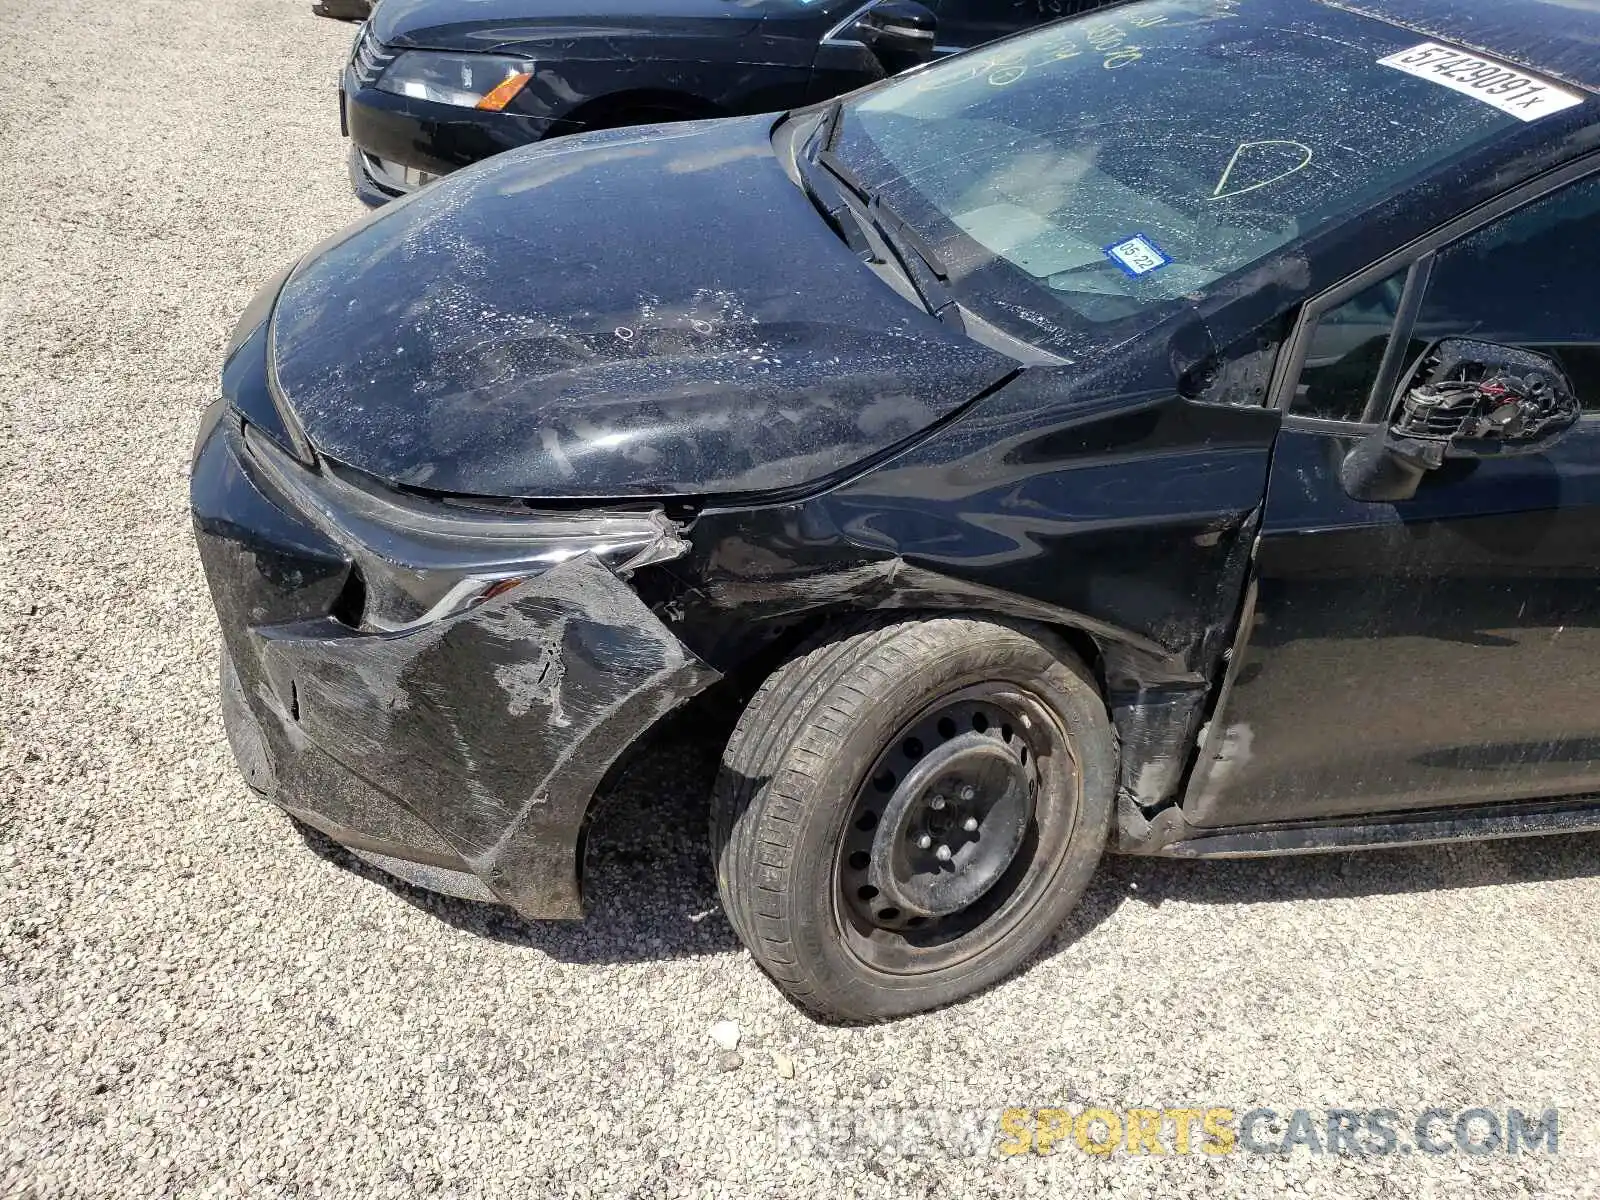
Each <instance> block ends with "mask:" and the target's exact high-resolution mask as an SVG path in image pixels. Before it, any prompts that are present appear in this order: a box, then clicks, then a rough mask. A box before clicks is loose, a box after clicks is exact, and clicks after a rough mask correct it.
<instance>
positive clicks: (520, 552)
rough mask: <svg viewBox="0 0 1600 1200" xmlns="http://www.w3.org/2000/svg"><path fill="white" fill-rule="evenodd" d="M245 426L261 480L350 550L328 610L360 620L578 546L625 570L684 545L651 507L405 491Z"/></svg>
mask: <svg viewBox="0 0 1600 1200" xmlns="http://www.w3.org/2000/svg"><path fill="white" fill-rule="evenodd" d="M242 437H243V442H244V446H243V449H244V450H245V451H246V454H245V455H244V456H241V457H243V458H247V460H248V462H249V463H250V464H251V465H253V466H254V467H255V468H256V469H257V470H258V471H259V472H260V474H261V476H262V482H263V483H265V484H266V485H267V486H269V487H270V488H271V489H272V490H273V491H274V492H276V493H278V495H279V496H280V497H282V499H283V500H284V501H285V502H286V503H287V504H288V505H289V506H290V507H291V508H293V509H294V510H296V511H298V512H299V513H301V514H302V515H303V516H305V517H306V518H308V519H309V520H311V521H312V522H313V523H315V524H316V525H317V526H318V527H319V528H320V529H322V530H323V531H324V532H325V533H327V534H328V536H329V537H331V538H333V539H334V540H335V541H337V542H338V543H339V544H340V545H341V546H343V547H344V548H345V550H346V551H347V552H348V553H349V555H350V557H351V558H352V559H354V560H355V563H356V570H357V576H358V578H357V580H356V582H355V584H354V586H355V587H356V588H357V589H358V591H359V595H356V596H347V597H346V599H345V600H343V601H341V604H340V606H339V608H338V609H337V610H336V612H337V615H338V616H339V617H340V619H341V620H343V621H345V623H346V624H349V625H353V626H357V627H359V628H361V629H365V630H370V631H376V632H385V633H398V632H403V631H405V630H410V629H418V628H421V627H422V626H425V625H431V624H433V623H435V622H437V621H442V620H445V619H446V618H448V617H453V616H456V615H459V614H460V613H463V612H466V611H467V610H469V609H472V608H475V607H477V606H478V605H480V604H482V603H484V602H485V601H487V600H491V599H493V598H494V597H495V596H497V595H499V594H501V593H502V592H505V591H509V590H510V589H512V588H514V587H515V586H516V585H517V584H518V583H520V582H522V581H523V580H524V579H528V578H530V577H532V576H534V575H538V574H540V573H541V572H544V571H547V570H549V569H550V568H551V567H554V566H557V565H559V564H560V563H564V562H566V561H568V560H569V559H573V558H579V557H581V556H583V555H586V554H588V555H593V556H594V557H595V558H597V559H599V560H600V561H601V562H603V563H605V564H606V565H607V566H609V567H610V568H611V569H612V570H614V571H616V572H617V573H618V574H624V573H626V572H630V571H633V570H635V569H637V568H639V567H643V566H647V565H649V564H651V563H658V562H666V561H669V560H670V559H674V558H677V557H678V556H679V555H681V554H683V553H684V552H685V551H687V550H688V548H689V546H688V543H687V542H686V541H684V539H683V538H682V537H681V536H680V534H681V531H682V525H681V524H680V523H679V522H676V521H673V520H672V519H671V518H669V517H668V516H667V515H666V513H664V512H663V511H662V510H660V509H659V508H654V509H647V510H642V511H609V510H587V511H578V512H544V513H540V512H535V511H533V510H531V509H530V510H528V511H526V512H520V511H515V510H511V509H508V508H506V507H503V506H490V505H489V504H487V503H485V504H482V505H475V504H471V503H468V502H465V501H459V502H458V501H449V500H440V499H433V498H428V497H422V496H413V495H407V494H405V493H403V492H397V491H394V490H392V489H389V488H386V487H384V486H383V485H382V484H379V483H377V482H376V481H374V480H369V479H367V478H365V477H364V476H358V475H357V473H356V472H353V471H350V470H349V469H347V468H342V467H338V466H335V465H333V464H330V463H328V462H327V461H326V460H324V461H323V463H322V469H321V470H319V471H313V470H310V469H307V468H306V467H303V466H301V465H300V464H299V463H297V462H295V461H294V460H293V459H291V458H290V457H289V456H288V455H286V454H285V453H284V452H283V451H282V450H281V449H279V448H278V447H277V446H276V445H274V444H273V443H272V442H270V441H269V440H267V439H266V438H265V437H263V436H262V435H261V434H259V433H257V432H256V431H255V430H254V429H253V428H252V427H251V426H249V425H245V426H244V429H243V434H242Z"/></svg>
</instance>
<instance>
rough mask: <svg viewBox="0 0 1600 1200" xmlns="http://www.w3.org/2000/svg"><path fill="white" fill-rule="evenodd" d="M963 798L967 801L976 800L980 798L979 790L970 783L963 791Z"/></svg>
mask: <svg viewBox="0 0 1600 1200" xmlns="http://www.w3.org/2000/svg"><path fill="white" fill-rule="evenodd" d="M961 798H962V799H963V800H967V801H972V800H976V799H977V798H978V789H977V788H975V787H973V786H972V785H971V784H970V783H969V784H968V785H967V786H966V787H964V788H962V789H961Z"/></svg>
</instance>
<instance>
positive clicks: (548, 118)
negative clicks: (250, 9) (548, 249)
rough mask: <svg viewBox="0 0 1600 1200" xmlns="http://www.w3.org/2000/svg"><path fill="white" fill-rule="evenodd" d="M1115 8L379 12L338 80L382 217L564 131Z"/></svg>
mask: <svg viewBox="0 0 1600 1200" xmlns="http://www.w3.org/2000/svg"><path fill="white" fill-rule="evenodd" d="M1105 3H1107V0H928V3H927V5H926V6H925V5H924V4H921V3H918V2H917V0H868V2H866V3H863V0H383V3H382V4H380V5H378V6H377V7H376V8H375V9H374V11H373V14H372V17H371V19H370V20H369V21H368V23H367V24H366V25H364V26H363V27H362V29H361V32H360V33H359V34H358V36H357V38H356V45H355V49H354V51H353V53H352V55H351V58H350V62H349V65H348V66H347V67H346V69H345V71H344V73H343V76H342V79H341V82H340V94H339V103H340V106H341V119H342V122H343V128H344V130H345V132H346V133H347V134H348V135H349V137H350V142H351V148H350V178H351V182H352V183H353V184H354V186H355V189H356V194H357V195H359V196H360V197H361V199H362V200H364V201H366V202H367V203H368V204H372V205H378V204H382V203H384V202H385V201H388V200H391V199H393V198H394V197H396V196H399V195H403V194H405V193H406V192H410V191H412V190H414V189H415V188H416V187H418V186H420V185H421V184H423V183H427V182H429V181H430V180H432V179H435V178H437V177H438V176H440V175H443V174H446V173H448V172H450V171H453V170H455V169H456V168H457V167H463V166H466V165H467V164H468V163H473V162H477V161H478V160H479V159H482V158H487V157H489V156H490V155H491V154H496V153H498V152H500V151H502V150H508V149H510V148H511V147H513V146H523V145H526V144H528V143H529V142H537V141H539V140H541V139H543V138H548V137H555V136H557V135H558V134H566V133H577V132H580V131H582V130H588V129H606V128H612V127H615V126H619V125H643V124H649V123H653V122H658V121H676V120H685V119H693V118H697V117H718V116H728V115H733V114H740V113H765V112H779V111H782V110H784V109H788V108H794V107H797V106H799V105H804V104H810V103H813V102H815V101H818V100H826V99H828V98H829V97H832V96H837V95H839V94H840V93H841V92H847V91H850V90H851V89H853V88H857V87H860V86H862V85H863V84H868V83H872V82H873V81H875V80H878V79H882V78H884V76H885V75H888V74H893V73H895V72H898V71H903V70H905V69H906V68H908V67H912V66H915V65H917V64H918V63H922V62H926V61H928V60H930V59H933V58H936V57H939V56H941V55H944V54H948V53H950V52H952V51H954V50H961V49H965V48H967V47H970V46H976V45H978V44H980V43H982V42H987V41H990V40H992V39H994V38H998V37H1001V36H1003V35H1005V34H1009V33H1015V32H1017V31H1018V30H1022V29H1027V28H1030V27H1032V26H1034V25H1039V24H1041V23H1043V22H1045V21H1049V20H1053V19H1054V18H1056V17H1060V16H1065V15H1069V14H1072V13H1079V12H1085V11H1088V10H1090V9H1093V8H1097V7H1102V6H1103V5H1104V4H1105Z"/></svg>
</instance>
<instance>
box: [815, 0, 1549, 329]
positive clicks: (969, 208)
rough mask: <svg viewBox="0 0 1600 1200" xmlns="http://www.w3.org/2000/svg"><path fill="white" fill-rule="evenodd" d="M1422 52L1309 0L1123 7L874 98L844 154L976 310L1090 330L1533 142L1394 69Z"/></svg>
mask: <svg viewBox="0 0 1600 1200" xmlns="http://www.w3.org/2000/svg"><path fill="white" fill-rule="evenodd" d="M1419 40H1420V39H1419V37H1418V35H1416V34H1415V33H1412V32H1409V31H1407V30H1403V29H1400V28H1397V27H1396V26H1393V25H1389V24H1386V23H1383V22H1379V21H1374V20H1371V19H1369V18H1366V17H1362V16H1358V15H1356V14H1353V13H1350V12H1347V11H1343V10H1340V9H1335V8H1332V7H1330V6H1327V5H1324V4H1319V3H1313V2H1311V0H1155V2H1149V3H1141V4H1131V5H1124V6H1118V7H1116V8H1112V9H1109V10H1107V11H1105V12H1101V13H1093V14H1090V15H1088V16H1085V17H1081V18H1078V19H1076V20H1071V21H1063V22H1059V23H1057V24H1054V25H1049V26H1046V27H1044V28H1043V29H1040V30H1037V31H1035V32H1032V33H1028V34H1024V35H1022V36H1020V37H1017V38H1014V39H1011V40H1009V41H1006V42H1002V43H1000V44H998V45H995V46H990V47H985V48H982V49H979V50H977V51H975V52H973V53H971V54H967V55H962V56H959V57H957V58H953V59H951V60H949V61H948V62H944V63H939V64H936V65H934V66H932V67H929V68H927V69H925V70H922V71H919V72H917V73H915V74H914V75H910V76H907V77H906V78H905V79H903V80H899V81H896V82H894V83H891V84H889V85H887V86H885V87H883V88H880V89H877V90H875V91H873V92H870V93H868V94H867V95H865V96H863V97H862V98H860V99H859V100H856V101H854V102H852V103H851V105H850V107H849V108H848V110H847V112H846V115H845V117H844V120H843V121H842V122H841V125H840V131H839V136H838V140H837V141H836V151H837V153H838V156H839V158H840V159H841V160H842V161H843V162H844V163H845V164H846V165H847V166H849V167H850V168H851V169H852V170H853V171H855V172H856V174H858V175H859V176H860V177H861V178H862V180H863V181H864V182H865V183H866V184H867V185H868V186H869V187H871V188H873V190H875V191H880V192H881V193H882V195H883V198H884V200H885V201H886V202H887V203H888V204H889V205H891V206H892V207H893V208H894V209H896V210H897V211H898V212H899V213H900V214H901V215H903V216H905V217H906V218H907V219H908V220H909V221H910V222H911V223H912V224H913V225H914V226H916V227H917V228H918V230H919V231H920V232H921V233H922V234H923V235H924V237H925V238H926V239H927V240H928V241H929V242H930V243H931V244H932V245H933V246H934V247H935V248H936V249H938V250H939V251H940V253H941V255H942V256H943V257H944V258H945V259H946V261H947V263H948V264H949V265H950V266H951V281H952V285H953V287H954V288H955V289H956V291H957V294H958V296H960V298H961V299H963V301H965V302H967V303H968V304H969V305H972V306H973V307H977V308H979V309H980V311H981V306H982V302H983V298H984V294H985V293H989V294H991V295H992V294H996V293H1001V292H1005V293H1009V292H1011V291H1015V290H1019V289H1020V290H1024V291H1026V292H1028V293H1029V294H1030V295H1031V296H1037V297H1039V300H1038V301H1037V302H1043V303H1053V304H1054V306H1055V307H1056V308H1057V310H1058V311H1059V312H1061V313H1062V317H1063V319H1064V320H1065V321H1066V322H1069V323H1071V324H1074V325H1076V326H1077V327H1078V328H1079V330H1080V331H1081V334H1080V336H1083V337H1088V336H1090V331H1091V329H1092V326H1093V325H1094V324H1096V323H1102V322H1111V321H1117V320H1121V319H1124V318H1129V317H1132V316H1135V315H1149V313H1150V311H1151V310H1153V309H1157V308H1160V307H1162V306H1172V305H1175V304H1178V303H1182V302H1183V300H1184V299H1185V298H1186V297H1188V296H1189V295H1191V294H1192V293H1194V292H1195V291H1197V290H1199V289H1203V288H1206V287H1208V286H1209V285H1211V284H1212V283H1214V282H1215V281H1217V280H1218V279H1219V278H1221V277H1223V276H1226V275H1229V274H1231V273H1233V272H1236V271H1239V270H1241V269H1243V268H1245V267H1247V266H1249V265H1250V264H1252V263H1255V262H1257V261H1259V260H1260V259H1262V258H1263V257H1265V256H1267V255H1269V254H1271V253H1272V252H1273V251H1275V250H1278V249H1280V248H1282V247H1284V246H1286V245H1288V244H1290V243H1291V242H1293V241H1295V240H1297V239H1299V238H1302V237H1304V236H1306V235H1307V234H1309V233H1311V232H1312V231H1313V230H1316V229H1317V228H1319V227H1321V226H1323V225H1324V224H1326V223H1328V222H1331V221H1335V220H1338V219H1341V218H1345V217H1350V216H1353V215H1356V214H1359V213H1360V212H1362V211H1363V210H1364V209H1365V208H1367V207H1368V206H1370V205H1371V204H1372V203H1374V202H1375V201H1376V200H1378V199H1380V198H1382V197H1385V196H1387V195H1388V194H1390V193H1392V192H1393V191H1394V190H1395V189H1397V188H1400V187H1403V186H1405V185H1406V184H1407V183H1409V182H1411V181H1413V180H1415V179H1416V178H1418V177H1419V176H1422V175H1425V174H1427V173H1430V172H1431V171H1432V170H1433V169H1434V168H1436V167H1437V166H1439V165H1440V164H1441V163H1443V162H1445V161H1447V160H1449V159H1451V158H1453V157H1455V156H1457V155H1458V154H1460V153H1462V152H1463V151H1465V150H1466V149H1467V148H1469V147H1473V146H1475V145H1478V144H1481V143H1484V142H1487V141H1490V140H1493V139H1495V138H1497V137H1499V136H1501V135H1503V134H1505V133H1507V132H1508V131H1510V130H1513V129H1520V128H1522V122H1520V121H1519V120H1518V119H1517V118H1515V117H1512V116H1508V115H1507V114H1505V113H1503V112H1501V111H1499V110H1498V109H1496V108H1495V107H1493V106H1492V105H1490V104H1487V103H1485V102H1484V101H1482V100H1480V99H1477V98H1474V97H1471V96H1466V95H1462V94H1460V93H1458V92H1455V91H1452V90H1450V89H1449V88H1447V87H1443V86H1441V85H1440V84H1438V83H1436V82H1433V81H1431V80H1424V79H1418V78H1415V77H1414V76H1412V75H1408V74H1406V73H1405V72H1403V71H1400V70H1396V69H1393V68H1390V67H1386V66H1382V65H1380V64H1379V60H1380V59H1382V58H1385V57H1387V56H1390V55H1394V54H1396V53H1398V52H1400V51H1403V50H1405V49H1408V48H1409V47H1411V46H1413V45H1415V44H1416V42H1418V41H1419ZM985 284H988V286H985ZM963 289H965V294H963ZM1084 322H1087V323H1089V327H1088V328H1085V326H1084V325H1083V323H1084ZM1067 348H1068V349H1071V346H1070V343H1069V345H1068V347H1067Z"/></svg>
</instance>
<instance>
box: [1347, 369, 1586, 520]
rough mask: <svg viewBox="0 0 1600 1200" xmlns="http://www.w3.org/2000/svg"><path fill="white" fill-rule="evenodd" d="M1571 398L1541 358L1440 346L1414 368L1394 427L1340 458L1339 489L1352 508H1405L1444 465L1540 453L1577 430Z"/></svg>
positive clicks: (1398, 401)
mask: <svg viewBox="0 0 1600 1200" xmlns="http://www.w3.org/2000/svg"><path fill="white" fill-rule="evenodd" d="M1580 411H1581V409H1580V406H1579V404H1578V398H1577V395H1576V393H1575V392H1574V391H1573V388H1572V383H1571V381H1570V380H1569V379H1568V378H1567V376H1566V373H1565V372H1564V371H1563V370H1562V369H1561V365H1560V364H1559V363H1557V362H1556V360H1555V359H1553V358H1551V357H1550V356H1549V355H1546V354H1538V353H1535V352H1534V351H1531V350H1522V349H1519V348H1517V347H1514V346H1500V345H1496V344H1494V343H1492V342H1479V341H1473V340H1471V339H1469V338H1446V339H1445V340H1443V341H1441V342H1437V343H1435V344H1434V345H1433V346H1432V347H1430V348H1429V349H1428V351H1427V352H1426V353H1425V354H1424V355H1423V356H1422V358H1421V359H1420V360H1419V362H1418V365H1417V367H1416V368H1415V369H1414V370H1413V371H1412V372H1411V374H1410V376H1409V377H1408V380H1407V382H1406V383H1405V384H1404V385H1402V387H1401V389H1400V392H1399V394H1398V395H1397V396H1396V397H1395V403H1394V404H1393V405H1392V406H1391V409H1390V412H1391V420H1390V422H1389V424H1387V425H1386V426H1385V427H1384V428H1383V429H1381V430H1379V431H1378V432H1376V433H1373V434H1371V435H1370V436H1368V437H1366V438H1363V439H1362V440H1361V441H1360V442H1358V443H1357V444H1356V446H1355V447H1354V448H1353V449H1352V450H1351V451H1350V452H1349V453H1348V454H1346V455H1345V459H1344V462H1343V463H1341V464H1340V467H1339V481H1340V483H1341V484H1343V486H1344V490H1345V491H1346V492H1347V493H1348V494H1349V495H1350V496H1351V498H1352V499H1355V500H1364V501H1371V502H1388V503H1393V502H1395V501H1398V500H1409V499H1411V498H1412V497H1413V496H1415V495H1416V493H1417V487H1418V485H1419V484H1420V483H1421V482H1422V478H1423V476H1424V475H1426V474H1427V473H1428V472H1429V471H1435V470H1438V468H1440V467H1442V466H1443V465H1444V464H1445V462H1446V461H1447V460H1449V459H1477V458H1503V457H1508V456H1511V455H1521V454H1542V453H1543V452H1545V451H1546V450H1548V449H1549V448H1550V447H1551V446H1553V445H1555V444H1556V442H1558V441H1560V440H1561V438H1562V437H1563V436H1564V435H1565V434H1566V432H1567V431H1568V430H1569V429H1571V428H1572V427H1573V425H1575V424H1576V423H1577V421H1578V417H1579V415H1580Z"/></svg>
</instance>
